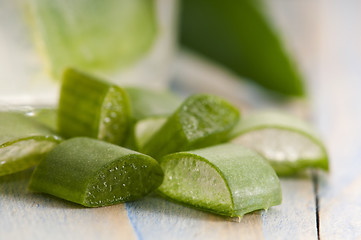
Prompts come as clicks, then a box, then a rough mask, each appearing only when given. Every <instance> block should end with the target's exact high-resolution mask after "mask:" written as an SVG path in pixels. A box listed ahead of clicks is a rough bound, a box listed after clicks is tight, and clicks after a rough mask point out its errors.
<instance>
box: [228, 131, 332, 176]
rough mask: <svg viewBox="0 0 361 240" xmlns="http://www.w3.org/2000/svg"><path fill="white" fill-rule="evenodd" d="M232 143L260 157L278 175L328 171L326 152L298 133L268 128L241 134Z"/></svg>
mask: <svg viewBox="0 0 361 240" xmlns="http://www.w3.org/2000/svg"><path fill="white" fill-rule="evenodd" d="M232 142H233V143H237V144H240V145H242V146H244V147H247V148H250V149H253V150H255V151H256V152H258V153H259V154H261V155H262V156H263V157H265V158H266V159H268V160H269V161H270V163H271V165H272V166H273V167H274V168H275V170H276V172H277V173H278V174H279V175H289V174H293V173H295V172H297V171H298V170H300V169H303V168H306V167H320V168H322V169H325V170H327V169H328V164H327V156H326V155H325V152H324V149H323V148H322V147H320V146H319V145H317V144H316V143H315V142H314V141H312V139H310V138H308V137H307V136H304V135H302V134H300V133H299V132H293V131H290V130H285V129H276V128H265V129H259V130H254V131H250V132H247V133H245V134H242V135H241V136H239V137H237V138H235V139H233V140H232Z"/></svg>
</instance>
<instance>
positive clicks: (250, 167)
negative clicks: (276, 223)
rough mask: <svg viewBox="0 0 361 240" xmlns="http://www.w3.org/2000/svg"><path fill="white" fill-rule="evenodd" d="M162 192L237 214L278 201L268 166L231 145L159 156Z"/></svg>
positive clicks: (195, 204)
mask: <svg viewBox="0 0 361 240" xmlns="http://www.w3.org/2000/svg"><path fill="white" fill-rule="evenodd" d="M160 164H161V167H162V169H163V171H164V180H163V183H162V185H161V186H160V187H159V189H158V190H159V191H160V193H161V194H162V195H164V196H166V197H167V198H170V199H172V200H174V201H177V202H181V203H184V204H187V205H190V206H193V207H195V208H199V209H203V210H206V211H210V212H213V213H217V214H221V215H226V216H230V217H237V216H238V217H241V216H243V215H244V214H246V213H248V212H252V211H255V210H258V209H268V208H269V207H271V206H274V205H278V204H280V203H281V189H280V184H279V180H278V178H277V175H276V174H275V172H274V170H273V169H272V167H271V166H270V165H269V164H268V163H267V162H266V161H265V160H264V159H263V158H262V157H260V156H259V155H258V154H256V153H254V152H252V151H250V150H248V149H245V148H242V147H239V146H237V145H234V144H224V145H217V146H214V147H209V148H204V149H199V150H194V151H189V152H181V153H175V154H170V155H167V156H165V157H164V158H162V160H161V163H160Z"/></svg>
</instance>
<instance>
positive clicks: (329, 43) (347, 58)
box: [314, 0, 361, 239]
mask: <svg viewBox="0 0 361 240" xmlns="http://www.w3.org/2000/svg"><path fill="white" fill-rule="evenodd" d="M322 4H323V6H322V9H323V11H322V21H323V27H322V29H323V35H322V44H321V49H322V51H321V56H320V60H321V75H320V79H319V81H318V82H315V85H316V86H315V89H317V90H315V92H314V99H315V103H316V105H315V113H317V116H318V118H317V119H316V120H317V124H318V126H319V128H320V129H322V133H323V135H324V137H325V139H326V140H327V141H326V143H327V147H328V149H329V152H330V156H331V172H330V174H328V175H320V180H319V209H320V238H321V239H360V238H361V191H360V189H361V178H360V172H361V164H360V157H361V150H360V149H361V148H360V147H361V145H360V142H361V125H360V122H361V106H360V102H361V95H360V89H361V79H360V76H361V45H360V39H361V28H360V22H361V15H360V11H361V2H360V1H347V3H346V2H344V1H340V0H330V1H329V0H327V1H326V0H322Z"/></svg>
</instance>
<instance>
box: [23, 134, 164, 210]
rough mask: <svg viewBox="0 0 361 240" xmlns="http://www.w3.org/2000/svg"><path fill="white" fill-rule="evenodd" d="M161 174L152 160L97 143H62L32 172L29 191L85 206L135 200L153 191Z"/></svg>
mask: <svg viewBox="0 0 361 240" xmlns="http://www.w3.org/2000/svg"><path fill="white" fill-rule="evenodd" d="M162 180H163V172H162V169H161V168H160V166H159V164H158V163H157V161H155V160H154V159H153V158H151V157H149V156H147V155H144V154H141V153H138V152H134V151H131V150H128V149H126V148H122V147H119V146H117V145H113V144H110V143H106V142H103V141H100V140H96V139H91V138H86V137H78V138H73V139H69V140H67V141H64V142H62V143H61V144H59V145H58V146H57V147H55V148H54V149H53V151H51V152H50V153H49V154H48V155H47V157H46V159H45V160H44V161H42V162H41V163H40V164H39V165H38V166H37V168H36V169H35V171H34V173H33V175H32V177H31V181H30V185H29V189H30V190H33V191H37V192H44V193H48V194H51V195H54V196H57V197H59V198H63V199H66V200H68V201H72V202H75V203H78V204H81V205H84V206H87V207H100V206H107V205H113V204H116V203H120V202H126V201H132V200H136V199H138V198H140V197H143V196H145V195H147V194H148V193H150V192H151V191H152V190H154V189H156V188H157V187H158V186H159V185H160V184H161V183H162Z"/></svg>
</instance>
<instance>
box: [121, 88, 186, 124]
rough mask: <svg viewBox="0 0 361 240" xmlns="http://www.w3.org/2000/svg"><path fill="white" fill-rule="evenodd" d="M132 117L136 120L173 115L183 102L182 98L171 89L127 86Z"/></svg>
mask: <svg viewBox="0 0 361 240" xmlns="http://www.w3.org/2000/svg"><path fill="white" fill-rule="evenodd" d="M125 91H126V92H127V94H128V96H129V101H130V106H131V109H132V117H133V118H134V119H135V120H140V119H143V118H148V117H154V116H168V115H171V114H172V113H173V112H174V111H175V110H176V109H177V108H178V107H179V105H180V104H181V103H182V101H181V99H180V98H179V97H177V96H176V95H175V94H173V93H171V92H169V91H156V90H152V89H145V88H139V87H126V88H125Z"/></svg>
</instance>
